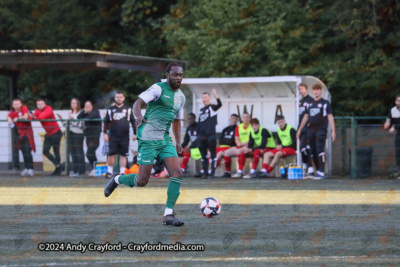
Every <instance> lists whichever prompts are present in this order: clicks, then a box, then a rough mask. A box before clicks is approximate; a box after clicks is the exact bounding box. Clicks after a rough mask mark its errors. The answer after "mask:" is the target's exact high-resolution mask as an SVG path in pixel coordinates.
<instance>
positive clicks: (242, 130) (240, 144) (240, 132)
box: [224, 112, 253, 178]
mask: <svg viewBox="0 0 400 267" xmlns="http://www.w3.org/2000/svg"><path fill="white" fill-rule="evenodd" d="M242 121H243V123H241V124H239V126H237V127H236V130H235V144H236V146H233V147H231V148H229V149H228V150H226V151H224V157H234V156H237V158H238V163H239V168H238V171H237V173H236V174H234V175H233V176H231V177H232V178H242V175H243V167H244V164H245V163H246V155H245V154H244V153H243V149H244V148H245V147H246V146H247V144H248V143H249V139H250V132H251V131H253V129H252V128H251V126H250V115H249V113H247V112H243V114H242Z"/></svg>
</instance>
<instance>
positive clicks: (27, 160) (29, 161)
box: [18, 136, 33, 169]
mask: <svg viewBox="0 0 400 267" xmlns="http://www.w3.org/2000/svg"><path fill="white" fill-rule="evenodd" d="M18 143H19V148H20V149H21V152H22V156H23V157H24V167H25V169H33V157H32V149H31V144H30V143H29V138H28V136H22V138H21V139H19V140H18Z"/></svg>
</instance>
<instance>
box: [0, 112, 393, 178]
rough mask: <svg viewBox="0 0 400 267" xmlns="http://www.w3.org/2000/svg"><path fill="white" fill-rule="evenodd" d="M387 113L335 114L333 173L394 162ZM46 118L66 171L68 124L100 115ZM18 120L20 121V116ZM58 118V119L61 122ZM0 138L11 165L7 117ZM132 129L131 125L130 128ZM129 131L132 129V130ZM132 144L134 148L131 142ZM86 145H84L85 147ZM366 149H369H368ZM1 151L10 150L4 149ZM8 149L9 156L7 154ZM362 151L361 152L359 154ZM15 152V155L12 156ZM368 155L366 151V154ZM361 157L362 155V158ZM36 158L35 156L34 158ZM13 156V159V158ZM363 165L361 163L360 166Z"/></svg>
mask: <svg viewBox="0 0 400 267" xmlns="http://www.w3.org/2000/svg"><path fill="white" fill-rule="evenodd" d="M385 119H386V117H384V116H379V117H378V116H377V117H335V124H336V141H335V142H334V143H332V159H333V161H332V162H333V163H332V164H333V168H332V169H333V175H334V176H350V177H352V178H356V177H359V176H360V175H359V173H360V171H365V169H370V172H371V175H382V174H384V173H386V172H388V170H390V169H391V168H394V166H395V156H394V155H395V150H394V145H393V144H394V135H390V134H389V133H388V131H385V130H383V124H384V122H385ZM46 121H57V122H59V126H60V128H61V129H62V130H63V133H64V138H65V140H64V141H65V142H66V144H65V150H63V151H62V153H63V154H64V155H63V156H64V157H65V159H64V160H65V165H66V171H67V173H69V171H70V170H71V167H72V166H71V159H70V155H71V144H70V142H71V138H70V136H69V134H70V128H71V124H72V123H73V122H75V121H86V122H87V121H103V119H94V120H88V119H85V120H67V119H56V120H46ZM21 122H23V121H22V120H21ZM30 122H32V128H33V131H34V135H35V142H36V147H37V152H36V153H35V155H34V161H36V162H37V161H40V160H43V161H44V160H45V158H44V157H42V149H41V148H42V139H41V138H42V137H40V136H39V135H40V134H42V135H43V134H44V129H43V127H42V126H41V125H40V120H33V121H30ZM60 122H61V123H60ZM0 128H2V129H3V130H2V131H1V136H0V137H1V139H3V138H5V139H3V140H8V142H1V143H0V162H1V163H5V164H8V166H10V165H11V163H10V159H13V160H14V159H15V155H14V154H15V153H17V155H18V153H19V152H18V148H17V152H15V147H14V149H12V148H11V146H10V147H9V148H7V147H6V146H9V144H10V143H11V144H14V143H15V140H12V134H11V131H10V130H8V131H4V129H5V128H6V129H10V128H9V126H8V124H7V120H0ZM131 131H132V129H131ZM131 134H132V132H131ZM99 139H100V140H99V143H100V144H99V148H100V149H97V152H96V156H97V158H98V159H99V161H102V162H104V161H106V155H103V154H102V153H101V148H102V139H103V138H102V136H101V135H100V136H99ZM130 144H131V146H133V147H134V148H137V147H136V145H133V142H131V143H130ZM85 148H87V147H85ZM368 149H369V150H368ZM4 151H9V152H6V153H4ZM131 151H132V149H131V148H130V149H129V152H131ZM368 151H369V152H368ZM10 152H11V157H10ZM364 152H368V153H371V155H369V156H370V157H371V158H372V163H371V164H370V165H371V166H366V165H365V164H364V165H362V164H361V165H360V160H363V159H365V157H366V156H365V154H362V153H364ZM360 153H361V154H360ZM12 155H14V157H12ZM367 156H368V155H367ZM361 157H363V158H361ZM35 159H36V160H35ZM13 160H12V161H13ZM363 166H364V167H363Z"/></svg>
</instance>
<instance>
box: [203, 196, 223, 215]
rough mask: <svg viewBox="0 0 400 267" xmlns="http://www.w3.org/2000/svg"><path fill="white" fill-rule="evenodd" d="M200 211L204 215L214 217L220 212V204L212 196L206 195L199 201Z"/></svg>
mask: <svg viewBox="0 0 400 267" xmlns="http://www.w3.org/2000/svg"><path fill="white" fill-rule="evenodd" d="M200 211H201V214H203V216H204V217H208V218H211V217H214V216H216V215H218V214H219V213H220V212H221V204H220V203H219V201H218V200H216V199H215V198H213V197H206V198H205V199H203V201H201V203H200Z"/></svg>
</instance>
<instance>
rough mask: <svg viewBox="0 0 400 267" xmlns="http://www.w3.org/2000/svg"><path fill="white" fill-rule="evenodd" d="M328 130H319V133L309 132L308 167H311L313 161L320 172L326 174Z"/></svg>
mask: <svg viewBox="0 0 400 267" xmlns="http://www.w3.org/2000/svg"><path fill="white" fill-rule="evenodd" d="M326 134H327V130H326V129H319V130H318V131H311V130H308V132H307V141H308V142H307V144H308V146H309V147H310V149H309V154H311V157H310V158H309V164H308V166H311V159H312V160H313V161H314V164H315V166H316V167H317V169H318V171H320V172H325V141H326Z"/></svg>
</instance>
